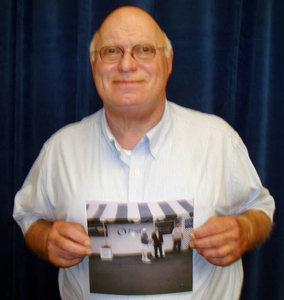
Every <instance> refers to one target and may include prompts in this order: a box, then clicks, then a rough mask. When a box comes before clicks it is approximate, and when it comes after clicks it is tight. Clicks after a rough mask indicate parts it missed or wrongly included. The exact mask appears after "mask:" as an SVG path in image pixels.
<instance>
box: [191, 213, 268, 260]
mask: <svg viewBox="0 0 284 300" xmlns="http://www.w3.org/2000/svg"><path fill="white" fill-rule="evenodd" d="M271 231H272V223H271V221H270V219H269V217H268V216H267V215H266V214H265V213H264V212H262V211H259V210H248V211H246V212H244V213H242V214H241V215H239V216H237V217H235V216H224V217H212V218H210V219H209V220H208V221H207V222H206V223H205V224H204V225H202V226H201V227H199V228H197V229H194V230H192V231H191V232H190V234H189V236H190V237H191V238H192V240H191V242H190V247H191V248H192V249H196V250H197V252H198V253H199V254H200V255H202V256H204V258H205V259H206V260H207V261H209V262H210V263H212V264H214V265H217V266H228V265H231V264H232V263H234V262H235V261H237V260H239V259H240V258H241V257H242V256H243V255H244V254H245V253H246V252H249V251H252V250H254V249H256V248H257V247H259V246H260V245H261V244H263V243H264V242H265V241H266V240H267V239H268V237H269V235H270V233H271Z"/></svg>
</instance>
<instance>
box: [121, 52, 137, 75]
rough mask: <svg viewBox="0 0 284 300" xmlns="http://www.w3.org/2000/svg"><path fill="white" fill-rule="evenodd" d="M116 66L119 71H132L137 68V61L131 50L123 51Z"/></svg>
mask: <svg viewBox="0 0 284 300" xmlns="http://www.w3.org/2000/svg"><path fill="white" fill-rule="evenodd" d="M118 67H119V69H120V70H121V71H123V72H129V71H131V70H132V71H134V70H136V69H137V62H136V60H135V58H134V57H133V56H132V53H131V51H125V52H124V54H123V56H122V58H121V60H120V62H119V64H118Z"/></svg>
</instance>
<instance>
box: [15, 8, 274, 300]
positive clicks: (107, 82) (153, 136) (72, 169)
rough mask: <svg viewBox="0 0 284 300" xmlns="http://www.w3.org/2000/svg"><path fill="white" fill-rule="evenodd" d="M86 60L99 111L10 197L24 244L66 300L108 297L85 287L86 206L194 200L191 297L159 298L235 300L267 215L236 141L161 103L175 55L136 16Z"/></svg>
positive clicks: (120, 23)
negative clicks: (51, 269)
mask: <svg viewBox="0 0 284 300" xmlns="http://www.w3.org/2000/svg"><path fill="white" fill-rule="evenodd" d="M90 59H91V65H92V71H93V76H94V81H95V84H96V88H97V91H98V93H99V95H100V97H101V99H102V101H103V104H104V108H103V109H102V110H100V111H98V112H97V113H95V114H94V115H92V116H89V117H87V118H86V119H84V120H83V121H81V122H79V123H77V124H72V125H69V126H67V127H66V128H63V129H61V130H60V131H59V132H57V133H56V134H55V135H53V136H52V137H51V138H50V139H49V140H48V141H47V142H46V143H45V145H44V147H43V149H42V151H41V153H40V155H39V157H38V159H37V160H36V162H35V164H34V166H33V167H32V169H31V171H30V173H29V175H28V177H27V179H26V181H25V183H24V185H23V187H22V189H21V190H20V191H19V192H18V193H17V195H16V198H15V206H14V218H15V219H16V220H17V222H18V223H19V225H20V226H21V228H22V230H23V233H24V234H25V239H26V243H27V245H28V246H29V247H30V248H31V249H32V250H33V251H34V252H35V253H36V254H37V255H38V256H39V257H41V258H43V259H45V260H48V261H50V262H51V263H52V264H54V265H55V266H58V267H60V271H59V286H60V293H61V297H62V299H76V300H78V299H82V300H83V299H84V300H88V299H109V295H98V294H90V292H89V277H88V276H89V274H88V258H87V257H86V256H88V255H90V254H91V247H90V244H91V240H90V238H89V237H88V235H87V234H86V209H85V207H86V203H85V201H86V200H87V199H104V200H106V201H120V202H122V201H128V202H137V201H148V202H149V201H154V200H177V199H186V198H194V217H195V229H194V230H193V231H192V232H191V233H190V236H191V242H190V247H192V248H193V249H195V250H194V251H193V265H194V274H193V291H192V292H186V293H177V294H166V295H163V299H179V300H180V299H194V300H197V299H200V300H201V299H202V300H205V299H208V300H209V299H210V300H220V299H226V300H227V299H230V300H234V299H238V298H239V295H240V290H241V285H242V279H243V271H242V264H241V260H240V258H241V257H242V255H243V254H244V253H245V252H247V251H250V250H252V249H254V248H255V247H257V246H258V245H260V244H261V243H262V242H263V241H265V240H266V239H267V237H268V236H269V233H270V231H271V224H272V217H273V212H274V200H273V198H272V197H271V196H270V195H269V192H268V191H267V190H266V189H265V188H263V187H262V185H261V182H260V180H259V178H258V176H257V173H256V171H255V169H254V167H253V165H252V163H251V161H250V159H249V156H248V154H247V150H246V148H245V146H244V145H243V143H242V141H241V139H240V138H239V136H238V135H237V133H236V132H235V131H234V130H233V129H232V128H231V127H230V126H229V125H228V124H226V123H225V122H224V121H222V120H221V119H220V118H217V117H215V116H209V115H206V114H202V113H199V112H195V111H192V110H190V109H185V108H182V107H180V106H178V105H176V104H173V103H171V102H168V101H167V100H166V92H165V90H166V85H167V81H168V79H169V76H170V74H171V72H172V62H173V51H172V49H171V46H170V43H169V41H168V39H167V37H166V35H165V34H164V33H163V32H162V31H161V29H160V27H159V26H158V25H157V23H156V22H155V21H154V20H153V19H152V18H151V17H150V16H149V15H148V14H147V13H146V12H144V11H142V10H141V9H138V8H134V7H123V8H120V9H118V10H116V11H114V12H113V13H112V14H110V15H109V16H108V17H107V18H106V20H105V21H104V22H103V24H102V25H101V27H100V29H99V31H98V32H97V34H96V35H95V38H94V40H93V41H92V44H91V51H90ZM180 75H181V76H183V75H184V74H180ZM115 297H117V298H118V299H124V298H123V297H122V298H121V297H120V296H113V298H112V299H114V298H115ZM134 298H135V297H134ZM134 298H133V299H134ZM146 298H147V299H156V298H157V299H161V298H160V297H159V295H156V296H148V297H146ZM127 299H132V297H131V296H130V297H129V298H127ZM135 299H136V298H135ZM143 299H144V298H143Z"/></svg>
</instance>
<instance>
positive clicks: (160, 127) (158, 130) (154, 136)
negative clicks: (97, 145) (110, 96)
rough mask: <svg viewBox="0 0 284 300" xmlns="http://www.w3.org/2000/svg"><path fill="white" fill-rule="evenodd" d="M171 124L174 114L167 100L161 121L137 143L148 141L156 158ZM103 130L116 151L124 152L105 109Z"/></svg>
mask: <svg viewBox="0 0 284 300" xmlns="http://www.w3.org/2000/svg"><path fill="white" fill-rule="evenodd" d="M171 126H172V114H171V110H170V107H169V105H168V102H167V100H166V102H165V109H164V113H163V116H162V119H161V120H160V121H159V123H158V124H157V125H156V126H154V127H153V128H152V129H151V130H149V131H148V132H147V133H146V134H145V136H144V137H143V138H142V139H141V141H140V142H139V143H138V144H137V146H138V145H139V144H141V143H143V142H145V141H148V147H149V151H150V153H151V155H152V156H153V157H154V158H156V157H157V155H158V153H159V150H160V147H161V146H162V143H163V141H164V140H165V137H166V135H167V133H168V132H169V130H170V128H171ZM102 130H103V133H104V135H105V137H106V138H107V140H108V141H109V142H110V143H111V144H112V145H113V147H114V149H115V151H116V153H117V154H119V153H120V154H121V153H123V152H124V151H123V148H122V147H121V146H120V144H119V143H118V142H117V140H116V138H115V136H114V135H113V133H112V132H111V129H110V127H109V125H108V122H107V119H106V115H105V110H104V109H103V114H102ZM137 146H136V147H137Z"/></svg>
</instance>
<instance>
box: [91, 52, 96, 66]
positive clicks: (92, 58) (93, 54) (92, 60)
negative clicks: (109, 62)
mask: <svg viewBox="0 0 284 300" xmlns="http://www.w3.org/2000/svg"><path fill="white" fill-rule="evenodd" d="M94 62H95V53H94V52H91V53H90V63H91V65H92V66H93V63H94Z"/></svg>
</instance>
